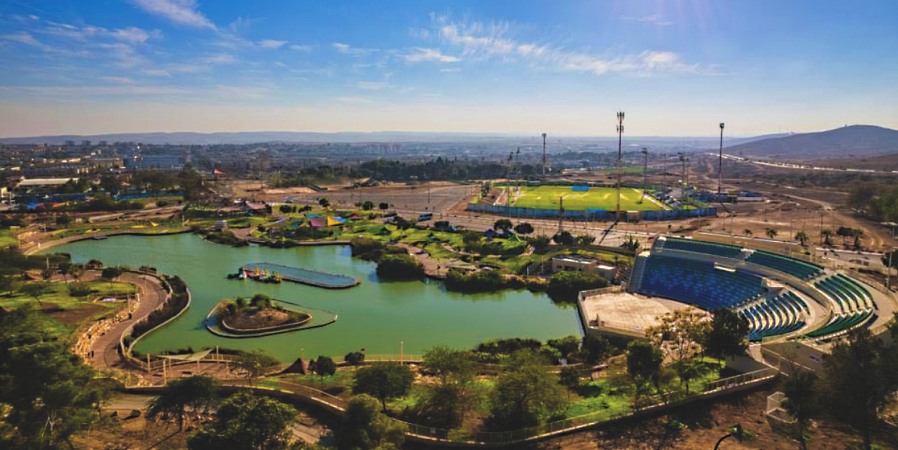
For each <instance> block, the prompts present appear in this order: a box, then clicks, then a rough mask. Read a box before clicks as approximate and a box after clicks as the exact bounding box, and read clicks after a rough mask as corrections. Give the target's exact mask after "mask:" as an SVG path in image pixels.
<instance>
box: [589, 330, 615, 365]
mask: <svg viewBox="0 0 898 450" xmlns="http://www.w3.org/2000/svg"><path fill="white" fill-rule="evenodd" d="M582 348H583V353H584V357H585V359H586V362H588V363H589V364H598V362H599V361H603V360H604V359H605V358H607V357H608V355H610V354H611V350H612V345H611V342H610V341H609V340H608V338H606V337H605V336H596V335H593V334H587V335H585V336H583V345H582Z"/></svg>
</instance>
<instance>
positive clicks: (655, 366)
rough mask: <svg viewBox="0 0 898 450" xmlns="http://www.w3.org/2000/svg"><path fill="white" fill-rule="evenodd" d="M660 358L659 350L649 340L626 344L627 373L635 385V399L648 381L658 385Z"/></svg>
mask: <svg viewBox="0 0 898 450" xmlns="http://www.w3.org/2000/svg"><path fill="white" fill-rule="evenodd" d="M662 359H663V356H662V355H661V350H660V349H659V348H658V347H655V346H654V345H652V343H651V342H647V341H642V340H634V341H631V342H630V343H629V344H627V375H629V376H630V379H632V380H633V384H634V386H635V387H636V391H635V397H636V398H635V400H636V401H639V397H640V396H641V395H642V394H643V393H644V392H645V388H646V386H648V384H649V383H654V384H655V385H656V386H658V384H659V383H658V381H659V379H660V376H661V361H662Z"/></svg>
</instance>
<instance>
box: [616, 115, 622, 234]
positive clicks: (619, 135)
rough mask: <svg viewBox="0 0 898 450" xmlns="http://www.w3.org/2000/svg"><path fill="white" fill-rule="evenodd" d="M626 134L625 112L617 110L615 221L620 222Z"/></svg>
mask: <svg viewBox="0 0 898 450" xmlns="http://www.w3.org/2000/svg"><path fill="white" fill-rule="evenodd" d="M623 135H624V112H623V111H618V112H617V209H616V210H615V213H614V221H615V222H620V187H621V178H622V177H623V172H622V171H621V157H622V152H621V142H623Z"/></svg>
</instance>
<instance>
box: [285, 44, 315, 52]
mask: <svg viewBox="0 0 898 450" xmlns="http://www.w3.org/2000/svg"><path fill="white" fill-rule="evenodd" d="M312 48H313V47H312V46H311V45H300V44H292V45H290V50H293V51H296V52H303V53H309V52H311V51H312Z"/></svg>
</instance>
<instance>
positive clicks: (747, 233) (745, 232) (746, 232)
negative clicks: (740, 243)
mask: <svg viewBox="0 0 898 450" xmlns="http://www.w3.org/2000/svg"><path fill="white" fill-rule="evenodd" d="M742 234H744V235H746V236H748V237H751V235H752V232H751V230H749V229H748V228H746V229H745V231H743V232H742Z"/></svg>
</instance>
